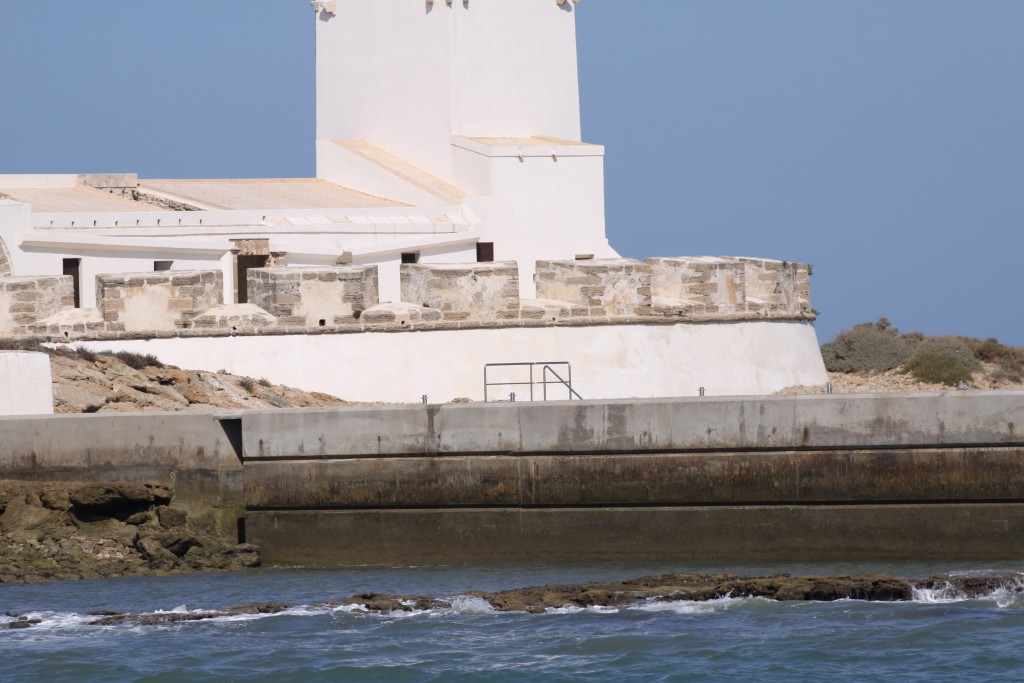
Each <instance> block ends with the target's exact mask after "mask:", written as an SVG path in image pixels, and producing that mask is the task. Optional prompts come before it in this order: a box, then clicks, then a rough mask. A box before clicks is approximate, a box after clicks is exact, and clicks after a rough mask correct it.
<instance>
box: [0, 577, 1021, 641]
mask: <svg viewBox="0 0 1024 683" xmlns="http://www.w3.org/2000/svg"><path fill="white" fill-rule="evenodd" d="M682 576H684V575H677V576H675V577H674V578H679V577H682ZM685 576H686V577H687V578H692V576H693V575H685ZM670 577H671V575H666V576H661V577H647V578H646V579H637V580H635V581H631V582H626V583H624V584H618V585H612V584H600V585H598V584H582V585H579V586H556V587H545V588H544V589H543V590H544V591H548V593H545V594H544V599H543V602H538V600H537V597H536V596H537V594H538V589H537V588H526V589H520V590H518V591H504V592H502V593H491V594H486V593H480V594H463V595H456V596H453V597H448V598H431V597H408V596H389V595H381V594H376V593H367V594H363V595H358V596H352V597H350V598H347V599H345V600H343V601H332V602H323V603H313V604H308V605H289V604H285V603H275V602H269V603H255V604H251V605H240V606H234V607H228V608H221V609H211V608H193V607H188V606H186V605H178V606H176V607H173V608H171V609H166V610H164V609H157V610H153V611H151V612H139V613H120V612H107V611H100V612H92V613H87V614H78V613H71V612H56V611H29V612H25V613H22V614H11V613H5V614H0V633H3V632H5V631H6V632H14V631H19V630H26V629H30V630H32V631H36V632H38V631H69V630H82V629H97V628H119V627H131V628H136V627H168V626H182V625H185V624H190V623H194V622H246V621H255V620H260V619H270V618H278V617H319V616H325V615H336V616H340V615H347V616H355V617H375V618H384V619H409V618H422V617H433V618H436V617H479V616H487V615H499V614H504V613H516V612H518V613H524V612H528V613H531V614H536V615H579V614H588V615H615V614H620V613H675V614H686V615H701V614H713V613H716V612H722V611H725V610H732V609H736V608H740V607H745V606H750V605H757V604H771V603H778V602H788V601H792V600H799V599H802V600H804V601H818V602H834V601H837V600H841V601H842V602H848V601H860V599H859V598H857V597H855V596H854V597H850V596H843V597H839V598H834V599H824V600H822V599H818V598H815V597H814V596H815V595H817V594H818V593H817V592H816V591H820V590H823V589H822V588H821V585H822V584H828V585H832V584H831V583H829V582H832V583H835V582H837V581H840V580H847V581H850V582H852V583H853V584H854V585H857V586H863V585H865V581H867V580H868V579H865V578H864V577H799V578H798V579H796V580H797V581H802V582H805V583H807V584H808V585H809V586H811V588H810V589H809V590H811V591H812V592H810V593H808V594H806V595H805V597H803V598H787V597H777V596H778V593H776V596H774V597H772V596H765V595H750V594H749V593H746V592H745V591H743V590H732V589H730V590H720V591H719V592H718V593H717V594H715V593H714V592H713V591H711V592H706V593H705V594H704V595H703V596H702V597H700V598H697V599H692V597H691V596H690V595H687V594H685V593H684V592H682V591H680V590H679V587H678V586H671V590H668V589H667V587H669V586H670V584H667V583H664V582H663V581H664V580H665V579H667V578H670ZM748 578H749V577H748ZM772 578H773V577H760V578H758V579H757V581H760V583H757V584H756V585H758V586H765V585H773V584H772V581H771V579H772ZM776 578H777V581H776V583H777V584H779V585H782V584H784V583H785V582H787V581H791V580H792V579H790V577H787V576H784V575H780V576H779V577H776ZM655 579H657V581H655ZM708 579H709V581H718V583H717V584H713V583H709V584H708V585H720V586H732V585H737V586H745V585H748V584H747V583H744V580H745V579H744V580H741V579H742V577H741V579H737V578H736V577H728V581H725V582H724V583H723V579H722V577H721V576H718V577H708ZM871 581H874V584H879V583H880V582H881V583H882V584H884V585H887V586H888V585H890V584H891V582H892V581H896V580H895V579H892V577H886V578H883V579H879V578H877V577H871ZM640 585H646V586H648V588H647V590H646V591H642V590H639V589H638V588H637V586H640ZM619 586H629V587H630V590H611V589H612V588H616V587H619ZM651 586H654V587H653V588H652V587H651ZM903 586H905V588H906V590H905V591H904V593H905V595H906V597H905V598H904V599H890V600H885V599H882V600H878V599H876V600H875V601H882V602H889V603H905V604H946V603H959V602H975V603H979V604H984V605H994V606H995V607H996V608H998V609H1009V608H1015V609H1017V608H1024V573H1022V572H983V571H981V572H960V573H950V574H942V575H937V576H934V577H931V578H929V579H925V580H922V581H904V582H903ZM551 591H554V592H553V593H552V592H551ZM659 591H660V593H659ZM552 595H554V596H563V595H564V596H566V598H565V599H564V600H562V599H560V598H559V597H554V598H553V597H552ZM807 596H809V597H807ZM511 598H516V599H517V600H518V602H512V601H511ZM545 603H546V604H545Z"/></svg>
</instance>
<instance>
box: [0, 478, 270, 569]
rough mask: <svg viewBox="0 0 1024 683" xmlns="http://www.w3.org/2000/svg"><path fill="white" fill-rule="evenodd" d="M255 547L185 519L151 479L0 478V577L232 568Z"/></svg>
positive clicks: (255, 560)
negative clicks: (138, 481)
mask: <svg viewBox="0 0 1024 683" xmlns="http://www.w3.org/2000/svg"><path fill="white" fill-rule="evenodd" d="M259 561H260V560H259V551H258V549H257V548H256V547H255V546H252V545H247V544H241V545H238V544H230V543H225V542H224V540H223V539H222V538H221V537H219V536H218V535H217V534H215V533H214V532H213V531H212V530H211V529H207V528H205V527H203V526H202V525H197V524H195V523H193V522H192V520H190V519H189V517H188V513H187V511H186V510H185V509H184V508H183V507H179V506H176V505H175V504H174V494H173V491H171V490H170V489H169V488H167V487H165V486H160V485H156V484H128V483H82V484H40V483H30V482H14V481H0V584H3V583H13V582H27V583H33V582H41V581H51V580H57V579H64V580H67V579H100V578H110V577H118V576H146V575H156V576H161V575H168V574H181V573H187V572H192V571H234V570H238V569H243V568H247V567H255V566H257V565H259Z"/></svg>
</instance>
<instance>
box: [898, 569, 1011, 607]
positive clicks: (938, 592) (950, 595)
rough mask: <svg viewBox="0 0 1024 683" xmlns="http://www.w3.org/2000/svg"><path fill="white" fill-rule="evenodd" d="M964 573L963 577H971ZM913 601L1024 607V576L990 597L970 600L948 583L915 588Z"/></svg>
mask: <svg viewBox="0 0 1024 683" xmlns="http://www.w3.org/2000/svg"><path fill="white" fill-rule="evenodd" d="M969 575H970V574H969V573H966V572H965V573H964V574H962V576H969ZM912 600H913V601H914V602H919V603H923V604H946V603H954V602H966V601H968V600H976V601H981V602H994V603H995V604H996V607H998V608H999V609H1006V608H1009V607H1020V606H1024V574H1021V575H1018V576H1017V578H1016V579H1014V580H1013V581H1012V582H1010V583H1008V584H1004V585H1002V586H999V587H998V588H995V589H993V591H992V592H991V593H989V594H988V595H982V596H978V597H975V598H970V597H968V596H967V594H966V593H964V591H963V590H961V589H959V588H957V587H956V586H954V585H953V584H951V583H949V582H948V581H947V582H945V584H944V585H942V586H938V587H936V588H914V589H913V591H912Z"/></svg>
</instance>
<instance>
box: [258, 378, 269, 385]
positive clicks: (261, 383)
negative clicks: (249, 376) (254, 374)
mask: <svg viewBox="0 0 1024 683" xmlns="http://www.w3.org/2000/svg"><path fill="white" fill-rule="evenodd" d="M259 385H260V386H261V387H269V386H270V380H269V379H267V378H266V377H260V381H259Z"/></svg>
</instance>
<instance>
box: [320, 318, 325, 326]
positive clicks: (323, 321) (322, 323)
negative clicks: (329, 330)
mask: <svg viewBox="0 0 1024 683" xmlns="http://www.w3.org/2000/svg"><path fill="white" fill-rule="evenodd" d="M320 327H327V320H325V319H324V318H320Z"/></svg>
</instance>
